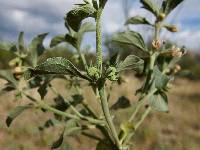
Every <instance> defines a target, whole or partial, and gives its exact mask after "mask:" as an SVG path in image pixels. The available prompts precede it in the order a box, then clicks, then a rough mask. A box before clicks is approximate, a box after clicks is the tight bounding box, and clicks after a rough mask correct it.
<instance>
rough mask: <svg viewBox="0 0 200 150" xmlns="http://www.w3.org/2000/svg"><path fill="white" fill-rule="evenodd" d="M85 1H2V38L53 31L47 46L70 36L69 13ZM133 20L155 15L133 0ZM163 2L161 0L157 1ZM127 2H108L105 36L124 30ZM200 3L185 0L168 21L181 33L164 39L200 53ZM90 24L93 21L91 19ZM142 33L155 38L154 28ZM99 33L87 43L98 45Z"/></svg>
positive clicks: (138, 28) (168, 34)
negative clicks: (59, 38) (140, 16)
mask: <svg viewBox="0 0 200 150" xmlns="http://www.w3.org/2000/svg"><path fill="white" fill-rule="evenodd" d="M80 1H81V0H0V39H2V40H9V41H16V39H17V36H18V33H19V32H20V31H24V32H25V38H26V40H27V41H30V40H31V39H32V38H33V37H34V36H36V35H37V34H40V33H45V32H49V36H48V37H47V39H46V41H45V44H46V45H48V44H49V41H50V39H51V38H52V37H53V36H55V35H58V34H63V33H66V32H67V30H66V29H65V26H64V20H63V18H64V16H65V14H66V13H67V12H68V11H69V10H70V9H71V8H73V7H74V4H76V3H80ZM130 1H131V2H130V4H129V7H130V10H129V14H128V15H129V17H131V16H135V15H139V14H140V15H142V16H146V17H147V18H148V19H149V20H151V21H152V20H153V16H152V15H149V13H147V11H145V10H144V9H142V8H141V4H140V3H139V0H130ZM157 1H160V0H157ZM122 2H123V0H108V3H107V6H106V7H105V10H104V14H103V19H102V24H103V35H111V34H113V33H114V32H117V31H123V30H124V22H125V15H124V13H123V6H122ZM199 14H200V0H185V1H184V2H183V3H182V4H181V5H180V6H178V8H177V9H176V10H175V11H173V12H172V14H170V16H169V17H168V18H167V22H169V23H172V24H176V25H177V26H178V28H179V30H180V32H178V33H173V34H171V33H168V32H166V31H163V32H162V38H164V39H170V40H171V41H175V42H176V43H178V44H179V45H185V46H186V47H187V48H188V49H189V50H190V49H191V50H200V15H199ZM89 21H93V22H94V20H92V19H89ZM131 29H133V30H136V31H138V32H140V33H141V34H142V35H143V36H144V38H145V39H147V38H148V37H149V36H150V35H151V29H150V28H147V27H144V26H131ZM94 36H95V34H94V33H93V34H89V35H87V36H86V38H85V41H84V42H85V44H91V45H92V46H94V45H95V38H94Z"/></svg>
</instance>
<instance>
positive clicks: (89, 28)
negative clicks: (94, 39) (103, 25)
mask: <svg viewBox="0 0 200 150" xmlns="http://www.w3.org/2000/svg"><path fill="white" fill-rule="evenodd" d="M95 30H96V27H95V25H94V24H93V23H90V22H85V23H83V24H82V26H81V28H80V30H79V34H80V33H81V34H83V33H85V32H94V31H95Z"/></svg>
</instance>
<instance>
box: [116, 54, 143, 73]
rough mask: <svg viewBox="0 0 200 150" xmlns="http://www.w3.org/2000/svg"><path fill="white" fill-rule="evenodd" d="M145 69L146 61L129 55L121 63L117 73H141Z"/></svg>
mask: <svg viewBox="0 0 200 150" xmlns="http://www.w3.org/2000/svg"><path fill="white" fill-rule="evenodd" d="M143 67H144V61H143V60H142V59H140V58H139V57H137V56H135V55H129V56H127V57H126V59H125V60H124V61H123V62H122V63H120V64H119V65H118V67H117V71H118V72H120V71H124V70H130V69H132V70H135V71H141V70H143Z"/></svg>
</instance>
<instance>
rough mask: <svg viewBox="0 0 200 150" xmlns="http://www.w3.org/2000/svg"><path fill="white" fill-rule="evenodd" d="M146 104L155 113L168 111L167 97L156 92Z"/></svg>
mask: <svg viewBox="0 0 200 150" xmlns="http://www.w3.org/2000/svg"><path fill="white" fill-rule="evenodd" d="M148 103H149V105H150V106H151V107H152V108H153V109H155V110H157V111H162V112H168V111H169V109H168V99H167V95H166V94H165V93H164V92H157V93H155V94H154V95H152V96H151V97H150V98H149V99H148Z"/></svg>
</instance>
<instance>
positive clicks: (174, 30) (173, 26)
mask: <svg viewBox="0 0 200 150" xmlns="http://www.w3.org/2000/svg"><path fill="white" fill-rule="evenodd" d="M165 28H166V29H167V30H168V31H170V32H178V28H177V27H176V26H175V25H165Z"/></svg>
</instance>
